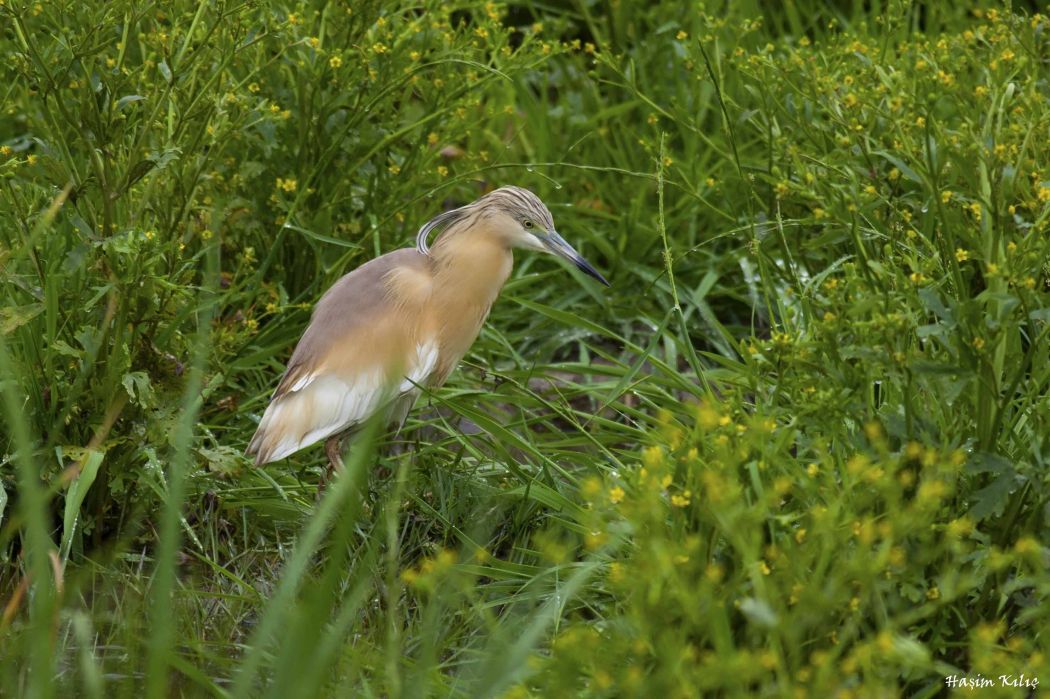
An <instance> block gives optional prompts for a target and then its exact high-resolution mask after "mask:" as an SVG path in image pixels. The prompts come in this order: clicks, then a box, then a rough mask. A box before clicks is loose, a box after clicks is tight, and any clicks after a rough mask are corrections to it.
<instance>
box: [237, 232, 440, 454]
mask: <svg viewBox="0 0 1050 699" xmlns="http://www.w3.org/2000/svg"><path fill="white" fill-rule="evenodd" d="M428 265H429V263H428V261H427V258H426V257H425V256H424V255H422V254H420V253H418V252H417V251H415V250H413V249H405V250H397V251H395V252H392V253H388V254H386V255H383V256H381V257H378V258H376V259H374V260H372V261H371V262H368V263H366V264H364V265H362V266H361V267H358V268H357V269H355V270H354V271H352V272H350V273H349V274H347V275H346V276H344V277H343V278H342V279H340V280H339V281H338V282H336V283H335V284H334V285H333V286H332V288H331V289H329V290H328V292H327V293H325V295H324V296H323V297H322V298H321V300H320V301H319V302H318V304H317V307H316V308H315V309H314V314H313V317H312V319H311V321H310V325H309V326H308V327H307V329H306V332H305V333H304V334H303V337H302V339H300V340H299V344H298V345H297V346H296V348H295V351H294V352H293V353H292V357H291V359H290V360H289V362H288V369H287V371H286V372H285V374H284V377H283V378H282V379H281V382H280V384H279V385H278V386H277V390H276V391H274V394H273V397H272V398H271V399H270V404H269V406H267V408H266V412H265V413H264V414H263V417H262V420H261V421H260V422H259V427H258V429H257V430H256V432H255V436H254V437H252V440H251V442H250V443H249V445H248V450H247V453H248V455H250V456H254V457H255V463H256V464H265V463H268V462H270V461H276V460H277V459H281V458H284V457H285V456H288V455H289V454H292V453H294V452H296V451H298V450H300V449H302V448H304V447H307V446H309V445H311V444H314V443H316V442H318V441H320V440H322V439H325V438H327V437H330V436H332V435H334V434H338V433H339V432H342V431H344V430H347V429H349V428H350V427H353V426H354V425H356V424H358V423H361V422H363V421H364V420H366V419H368V418H369V417H370V416H371V415H373V414H374V413H375V412H376V411H377V410H379V409H380V408H382V407H384V406H385V405H386V404H387V403H388V402H389V401H390V400H391V399H393V398H396V397H398V396H402V395H406V394H409V393H412V392H415V391H416V390H417V389H416V385H417V384H421V383H425V382H426V380H427V378H428V377H429V375H430V374H431V372H432V371H433V370H434V367H435V366H436V364H437V361H438V346H437V344H436V343H435V342H434V341H432V339H430V338H424V337H420V336H419V333H418V331H417V329H418V328H419V327H420V323H419V314H420V312H421V311H422V309H423V307H424V303H425V299H426V296H427V295H428V294H429V288H428V284H429V280H430V272H429V266H428Z"/></svg>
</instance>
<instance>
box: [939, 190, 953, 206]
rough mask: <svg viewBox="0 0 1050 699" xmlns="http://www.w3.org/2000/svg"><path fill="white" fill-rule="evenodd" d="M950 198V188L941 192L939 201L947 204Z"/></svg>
mask: <svg viewBox="0 0 1050 699" xmlns="http://www.w3.org/2000/svg"><path fill="white" fill-rule="evenodd" d="M951 200H952V191H951V190H950V189H946V190H944V191H943V192H941V203H942V204H947V203H948V202H950V201H951Z"/></svg>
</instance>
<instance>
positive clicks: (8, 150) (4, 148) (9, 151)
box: [0, 146, 14, 158]
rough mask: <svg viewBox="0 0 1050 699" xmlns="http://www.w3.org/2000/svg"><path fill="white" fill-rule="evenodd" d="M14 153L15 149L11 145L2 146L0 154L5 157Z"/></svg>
mask: <svg viewBox="0 0 1050 699" xmlns="http://www.w3.org/2000/svg"><path fill="white" fill-rule="evenodd" d="M12 153H14V150H12V148H11V146H0V155H2V156H4V157H5V158H6V157H7V156H9V155H11V154H12Z"/></svg>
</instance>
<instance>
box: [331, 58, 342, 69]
mask: <svg viewBox="0 0 1050 699" xmlns="http://www.w3.org/2000/svg"><path fill="white" fill-rule="evenodd" d="M328 65H330V66H332V67H333V68H338V67H339V66H341V65H343V59H342V58H340V57H339V56H332V57H331V58H329V59H328Z"/></svg>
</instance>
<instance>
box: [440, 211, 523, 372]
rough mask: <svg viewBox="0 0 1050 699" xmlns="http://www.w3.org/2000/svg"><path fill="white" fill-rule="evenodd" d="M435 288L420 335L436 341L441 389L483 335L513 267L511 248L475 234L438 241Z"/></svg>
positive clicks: (471, 232)
mask: <svg viewBox="0 0 1050 699" xmlns="http://www.w3.org/2000/svg"><path fill="white" fill-rule="evenodd" d="M430 257H431V260H432V264H433V275H434V276H433V286H432V287H431V293H430V302H429V305H430V311H429V312H428V313H427V314H426V315H427V321H426V322H427V323H428V324H429V325H430V326H431V327H430V328H429V329H425V330H424V334H428V335H431V336H434V337H436V338H437V340H438V343H439V346H440V360H439V365H438V367H437V368H436V369H435V372H434V374H433V376H432V382H433V384H434V385H441V384H442V383H444V381H445V378H446V377H447V376H448V374H449V373H450V372H451V371H452V369H453V368H454V367H455V365H456V364H458V363H459V360H460V359H462V357H463V355H464V354H466V352H467V350H468V349H470V346H471V345H472V344H474V340H475V338H477V336H478V333H479V332H480V331H481V325H482V323H484V322H485V318H486V317H488V314H489V309H490V308H492V304H493V302H494V301H495V300H496V297H497V296H499V292H500V290H501V289H502V288H503V283H504V282H506V281H507V277H508V276H509V275H510V270H511V265H512V264H513V262H514V256H513V255H512V253H511V251H510V248H508V247H507V246H505V245H503V244H501V243H500V241H499V239H498V238H495V237H493V236H491V235H485V234H484V232H480V233H479V232H477V231H476V230H471V231H462V232H457V233H456V234H455V235H452V236H447V235H446V236H442V237H441V238H439V239H438V240H437V241H435V243H434V246H433V247H432V248H431V250H430Z"/></svg>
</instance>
